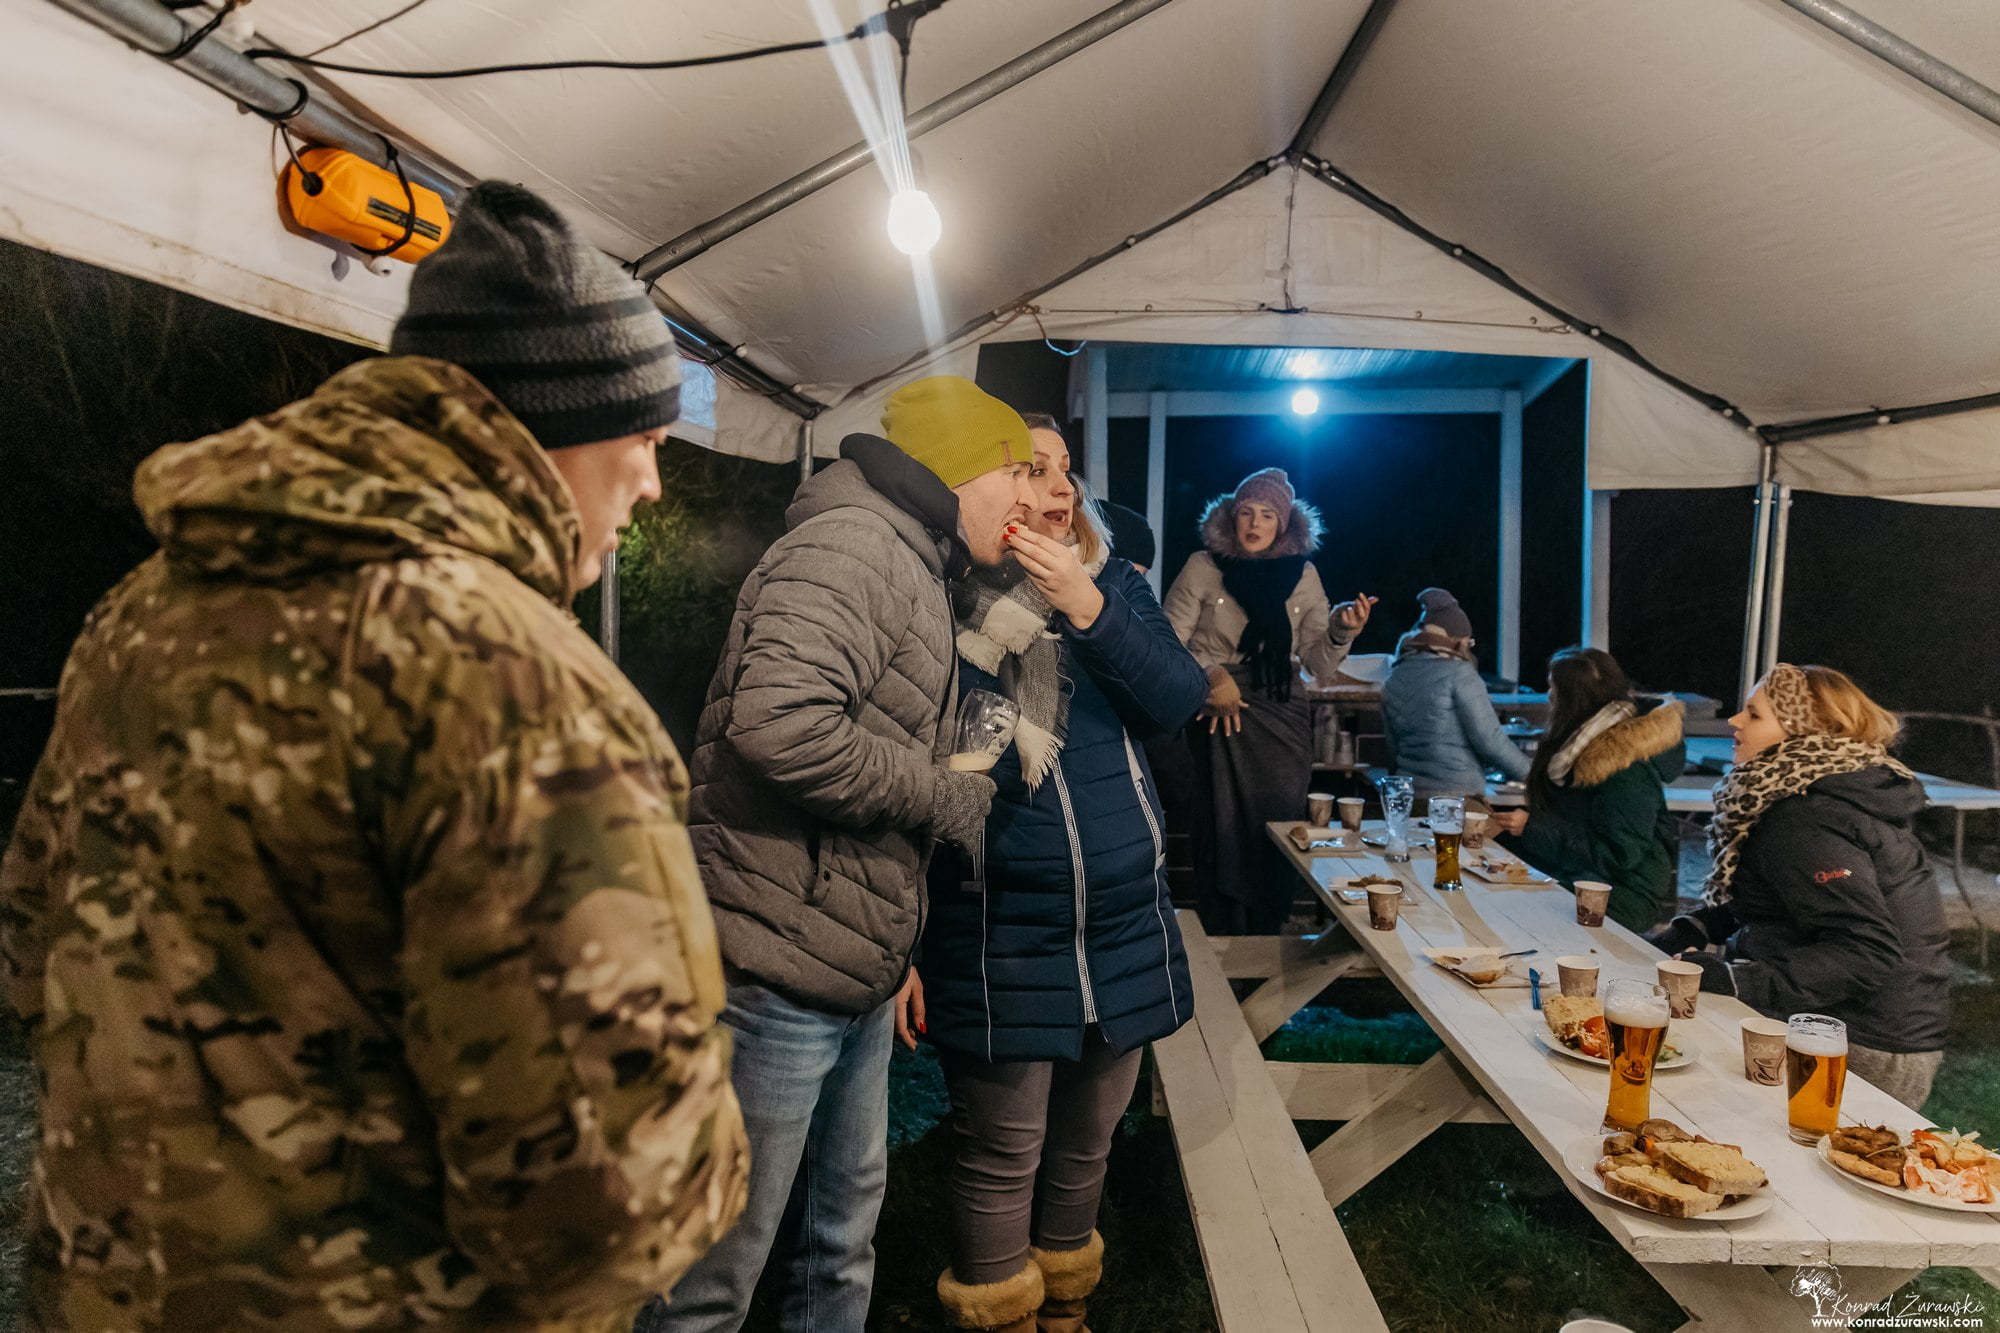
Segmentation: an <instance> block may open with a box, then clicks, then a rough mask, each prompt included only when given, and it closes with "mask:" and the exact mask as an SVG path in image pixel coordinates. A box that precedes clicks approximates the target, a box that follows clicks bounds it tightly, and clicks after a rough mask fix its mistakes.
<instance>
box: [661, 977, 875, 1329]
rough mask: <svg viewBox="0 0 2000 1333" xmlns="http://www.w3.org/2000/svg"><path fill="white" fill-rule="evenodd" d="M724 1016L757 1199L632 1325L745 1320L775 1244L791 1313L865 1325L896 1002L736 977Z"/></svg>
mask: <svg viewBox="0 0 2000 1333" xmlns="http://www.w3.org/2000/svg"><path fill="white" fill-rule="evenodd" d="M722 1021H723V1022H724V1023H727V1024H728V1025H729V1027H730V1030H731V1032H732V1033H733V1034H734V1037H735V1043H736V1049H735V1054H734V1056H733V1057H732V1062H731V1066H730V1081H731V1082H733V1083H734V1084H735V1085H736V1098H737V1100H738V1101H739V1102H741V1103H742V1106H743V1123H744V1126H745V1128H746V1129H748V1130H749V1134H750V1201H749V1203H748V1205H747V1206H746V1207H745V1208H744V1210H743V1216H742V1218H741V1219H740V1220H739V1221H738V1222H737V1223H736V1227H735V1229H734V1230H733V1231H731V1232H730V1233H729V1234H728V1235H727V1236H724V1237H723V1238H722V1240H721V1241H720V1242H719V1243H718V1244H717V1245H716V1246H715V1247H714V1248H713V1249H711V1250H710V1251H709V1252H708V1253H707V1254H706V1255H704V1256H703V1257H702V1259H701V1260H700V1262H698V1263H696V1264H695V1266H694V1267H693V1268H691V1269H689V1270H688V1271H687V1274H686V1276H684V1277H682V1278H681V1280H680V1282H679V1283H678V1284H676V1285H675V1287H674V1289H673V1291H672V1292H670V1293H669V1296H670V1298H671V1299H670V1300H668V1301H662V1300H661V1299H660V1298H659V1297H657V1296H656V1297H654V1298H653V1300H651V1301H650V1302H648V1303H647V1305H646V1307H645V1308H644V1309H643V1310H641V1311H640V1312H639V1317H638V1319H637V1320H635V1321H634V1323H633V1325H632V1330H633V1333H735V1330H736V1329H738V1328H741V1327H742V1325H743V1320H744V1318H745V1316H746V1315H747V1314H748V1313H749V1310H750V1297H751V1295H752V1293H753V1292H755V1291H756V1289H757V1279H758V1276H759V1275H760V1274H761V1273H762V1272H763V1271H764V1265H765V1262H766V1261H767V1260H768V1259H770V1258H771V1257H772V1252H773V1250H774V1248H775V1250H776V1253H777V1259H778V1262H780V1263H782V1264H783V1265H784V1269H783V1272H784V1304H783V1312H782V1317H783V1325H784V1327H785V1328H786V1329H788V1330H798V1333H805V1331H806V1330H811V1333H862V1325H863V1323H864V1321H865V1320H866V1319H867V1317H868V1295H869V1289H870V1287H871V1286H872V1284H873V1282H874V1278H875V1219H876V1217H877V1215H878V1214H880V1213H881V1211H882V1189H883V1186H884V1185H885V1184H886V1183H887V1182H888V1177H889V1048H890V1045H891V1043H892V1041H893V1039H894V1036H895V1018H894V1014H893V1012H892V1005H891V1004H889V1003H886V1002H885V1003H883V1004H882V1005H880V1006H878V1007H877V1008H876V1009H875V1010H874V1012H872V1013H867V1014H862V1015H860V1016H858V1017H849V1016H846V1015H840V1014H826V1013H821V1012H819V1011H818V1010H814V1009H806V1008H802V1007H800V1006H799V1005H796V1004H793V1003H792V1002H791V1001H789V1000H786V999H784V998H783V997H782V996H780V995H778V994H776V993H775V992H773V991H769V990H766V989H764V988H763V987H762V986H754V985H731V986H730V988H729V1007H728V1008H727V1009H725V1010H724V1011H723V1015H722Z"/></svg>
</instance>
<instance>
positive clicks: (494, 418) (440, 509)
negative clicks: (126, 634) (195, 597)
mask: <svg viewBox="0 0 2000 1333" xmlns="http://www.w3.org/2000/svg"><path fill="white" fill-rule="evenodd" d="M133 497H134V498H135V499H136V500H137V501H138V505H139V511H140V513H142V514H143V515H144V516H145V519H146V525H147V527H149V528H151V529H152V532H153V535H154V536H155V537H157V538H158V539H159V541H160V545H161V547H162V548H164V549H165V551H166V552H167V555H168V557H169V558H170V559H171V560H173V562H174V563H175V564H176V565H177V566H179V567H180V568H182V569H184V570H187V571H190V572H195V573H201V574H207V575H225V576H231V575H233V576H238V577H242V578H247V579H255V580H270V581H283V580H289V579H297V578H301V577H308V576H311V575H314V574H319V573H324V572H326V571H328V570H333V569H339V568H343V567H351V566H357V565H364V564H370V563H374V562H379V561H383V560H394V559H399V558H401V557H404V556H411V555H420V554H423V553H425V552H427V551H435V550H438V549H439V548H454V549H457V550H460V551H467V552H470V553H472V554H474V555H480V556H484V557H485V558H487V559H488V560H491V561H493V562H494V563H495V564H498V565H500V566H501V567H502V568H504V569H506V570H507V572H508V573H510V574H512V575H513V576H514V577H515V578H517V579H519V580H521V581H522V582H523V583H525V584H527V585H528V586H529V587H531V588H533V589H535V590H536V591H537V592H539V593H541V594H542V595H543V596H545V597H548V598H549V599H550V600H551V601H555V602H557V603H560V604H567V602H568V600H569V596H570V593H571V587H570V582H571V573H572V570H573V569H574V568H575V565H576V555H577V542H578V528H577V517H576V507H575V505H574V503H573V502H572V501H571V499H570V494H569V487H568V486H567V485H565V484H564V482H563V479H562V477H561V476H560V475H559V474H558V473H557V472H556V470H555V466H554V464H552V463H551V462H550V461H549V457H548V455H547V454H546V453H544V452H543V451H542V449H541V446H539V445H538V444H536V443H535V439H534V437H533V436H532V435H530V434H529V433H528V431H527V428H526V427H524V426H523V425H522V424H521V423H520V422H519V421H516V420H515V419H514V416H513V414H512V413H510V412H508V411H507V409H506V408H505V407H502V406H501V405H500V403H499V401H498V400H497V399H495V398H494V397H493V395H492V394H490V393H488V392H487V391H486V389H485V388H484V387H483V386H482V385H481V384H480V383H479V381H478V380H476V379H474V378H473V377H472V376H471V375H470V374H469V373H467V372H466V371H464V370H462V369H460V368H459V367H457V366H454V365H451V364H449V363H447V362H443V361H432V360H428V359H426V358H422V357H377V358H373V359H370V360H367V361H361V362H357V363H356V364H354V365H352V366H349V367H348V368H347V369H345V370H343V371H341V372H340V373H339V374H337V375H335V376H334V377H333V378H332V379H329V380H328V381H327V382H326V383H325V384H323V385H321V386H320V388H319V389H318V391H317V392H315V393H314V394H313V395H312V396H311V397H309V398H304V399H301V400H299V401H298V402H296V403H292V404H290V405H288V406H286V407H282V408H280V409H279V410H278V411H276V412H274V413H272V414H270V415H269V416H265V417H259V418H257V419H256V420H254V421H248V422H245V423H244V424H243V425H241V426H238V427H236V428H235V429H233V430H226V431H223V432H221V433H220V434H217V435H211V436H208V437H206V438H205V439H200V440H196V441H194V442H192V443H190V444H171V445H168V446H167V447H165V448H164V449H161V450H159V451H158V452H157V453H155V454H153V456H152V457H150V458H148V459H147V460H146V461H145V463H144V464H142V465H141V466H140V468H139V472H138V476H137V478H136V479H135V481H134V483H133Z"/></svg>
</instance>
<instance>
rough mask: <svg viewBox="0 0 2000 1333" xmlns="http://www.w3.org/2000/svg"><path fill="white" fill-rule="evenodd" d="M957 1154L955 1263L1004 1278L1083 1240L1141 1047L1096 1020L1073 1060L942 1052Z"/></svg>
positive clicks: (979, 1279)
mask: <svg viewBox="0 0 2000 1333" xmlns="http://www.w3.org/2000/svg"><path fill="white" fill-rule="evenodd" d="M943 1064H944V1079H945V1086H946V1087H947V1088H948V1089H949V1090H950V1092H951V1128H952V1133H953V1134H954V1135H956V1136H957V1139H958V1157H957V1160H956V1161H955V1162H954V1163H953V1164H952V1170H951V1271H952V1275H953V1276H954V1277H956V1278H957V1279H958V1280H959V1281H960V1282H963V1283H967V1284H971V1285H983V1284H985V1283H989V1282H1004V1281H1006V1280H1007V1279H1008V1278H1010V1277H1013V1276H1014V1275H1015V1274H1016V1273H1018V1272H1020V1271H1021V1269H1022V1267H1023V1266H1025V1265H1026V1263H1027V1262H1028V1246H1029V1245H1030V1244H1031V1243H1032V1244H1034V1245H1037V1246H1039V1247H1040V1248H1042V1249H1044V1250H1075V1249H1081V1248H1082V1247H1083V1246H1084V1245H1086V1244H1088V1243H1089V1242H1090V1233H1091V1232H1092V1231H1093V1230H1094V1229H1095V1228H1096V1226H1097V1204H1098V1201H1099V1199H1101V1198H1102V1197H1103V1194H1104V1168H1105V1163H1106V1161H1107V1160H1108V1159H1109V1158H1110V1156H1111V1136H1112V1134H1113V1133H1114V1132H1115V1131H1116V1130H1117V1128H1118V1120H1119V1117H1120V1116H1122V1115H1124V1114H1125V1107H1126V1104H1127V1103H1129V1102H1130V1101H1131V1100H1132V1089H1133V1087H1134V1086H1135V1085H1136V1084H1137V1083H1138V1081H1139V1052H1137V1051H1127V1052H1126V1053H1125V1054H1124V1055H1114V1054H1112V1052H1111V1048H1110V1047H1109V1046H1107V1045H1106V1044H1105V1042H1104V1038H1103V1037H1102V1036H1101V1035H1099V1033H1098V1030H1097V1028H1096V1027H1095V1026H1094V1025H1093V1026H1092V1027H1090V1028H1089V1029H1087V1030H1086V1031H1085V1032H1084V1034H1083V1054H1082V1056H1081V1057H1080V1058H1079V1059H1075V1060H1008V1061H1001V1062H997V1063H996V1062H993V1061H988V1060H981V1059H979V1058H977V1057H976V1056H970V1055H964V1054H961V1053H959V1052H956V1051H945V1052H944V1056H943Z"/></svg>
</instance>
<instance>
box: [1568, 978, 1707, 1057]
mask: <svg viewBox="0 0 2000 1333" xmlns="http://www.w3.org/2000/svg"><path fill="white" fill-rule="evenodd" d="M1542 1019H1543V1021H1544V1022H1545V1023H1547V1025H1548V1026H1547V1027H1542V1028H1537V1029H1535V1036H1537V1037H1539V1038H1540V1039H1541V1043H1542V1045H1544V1046H1546V1047H1548V1048H1549V1049H1550V1050H1552V1051H1554V1052H1555V1053H1556V1054H1557V1055H1566V1056H1568V1057H1569V1058H1570V1059H1572V1060H1581V1061H1582V1062H1583V1063H1585V1064H1587V1065H1598V1066H1600V1067H1608V1066H1609V1065H1610V1064H1611V1057H1610V1050H1611V1038H1610V1036H1609V1034H1607V1033H1606V1032H1605V1030H1604V1003H1603V1001H1601V1000H1599V999H1598V998H1597V997H1596V996H1595V995H1544V996H1542ZM1693 1063H1694V1057H1693V1056H1692V1055H1689V1054H1688V1053H1687V1052H1686V1051H1684V1050H1682V1049H1681V1048H1680V1047H1678V1046H1676V1045H1674V1044H1673V1042H1672V1041H1669V1042H1667V1044H1666V1045H1664V1046H1662V1047H1661V1048H1660V1057H1659V1059H1658V1060H1656V1061H1655V1062H1654V1064H1653V1068H1654V1069H1655V1070H1664V1069H1685V1068H1686V1067H1687V1066H1689V1065H1691V1064H1693Z"/></svg>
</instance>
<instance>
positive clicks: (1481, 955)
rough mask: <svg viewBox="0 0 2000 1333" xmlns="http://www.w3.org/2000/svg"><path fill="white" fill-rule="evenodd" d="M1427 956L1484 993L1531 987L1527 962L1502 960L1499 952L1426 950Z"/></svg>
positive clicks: (1473, 948)
mask: <svg viewBox="0 0 2000 1333" xmlns="http://www.w3.org/2000/svg"><path fill="white" fill-rule="evenodd" d="M1528 952H1530V953H1532V952H1533V950H1529V951H1528ZM1424 957H1426V958H1428V959H1430V960H1431V961H1432V962H1433V963H1436V964H1437V965H1438V966H1439V967H1441V968H1443V969H1444V970H1445V971H1447V972H1449V973H1451V974H1452V975H1453V976H1455V977H1457V978H1458V979H1459V980H1460V981H1463V982H1465V983H1466V984H1467V985H1469V986H1475V987H1477V988H1478V989H1480V990H1497V989H1499V988H1501V987H1503V986H1526V985H1527V984H1528V966H1527V960H1526V959H1525V958H1506V957H1502V956H1501V953H1500V950H1498V949H1489V948H1485V947H1480V946H1473V945H1462V946H1459V947H1456V948H1450V949H1426V950H1424Z"/></svg>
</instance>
